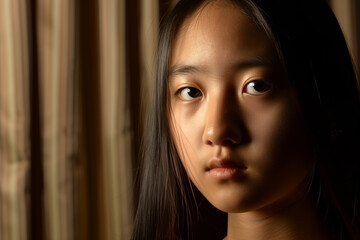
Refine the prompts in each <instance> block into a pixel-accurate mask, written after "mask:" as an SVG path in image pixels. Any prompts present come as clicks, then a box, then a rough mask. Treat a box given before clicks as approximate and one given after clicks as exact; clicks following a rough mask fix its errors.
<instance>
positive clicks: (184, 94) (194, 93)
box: [178, 87, 202, 101]
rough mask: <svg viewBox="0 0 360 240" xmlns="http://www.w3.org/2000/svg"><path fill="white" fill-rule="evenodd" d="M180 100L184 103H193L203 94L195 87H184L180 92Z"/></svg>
mask: <svg viewBox="0 0 360 240" xmlns="http://www.w3.org/2000/svg"><path fill="white" fill-rule="evenodd" d="M178 94H179V96H180V98H181V99H182V100H184V101H191V100H194V99H195V98H198V97H201V95H202V93H201V91H200V90H199V89H197V88H194V87H184V88H180V89H179V90H178Z"/></svg>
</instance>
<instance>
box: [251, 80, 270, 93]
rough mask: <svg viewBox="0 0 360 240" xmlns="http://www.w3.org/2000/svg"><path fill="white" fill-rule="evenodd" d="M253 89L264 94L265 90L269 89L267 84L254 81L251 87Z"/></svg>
mask: <svg viewBox="0 0 360 240" xmlns="http://www.w3.org/2000/svg"><path fill="white" fill-rule="evenodd" d="M253 87H254V89H255V90H256V91H258V92H265V91H267V90H269V89H270V85H269V84H267V83H266V82H264V81H260V80H258V81H254V85H253Z"/></svg>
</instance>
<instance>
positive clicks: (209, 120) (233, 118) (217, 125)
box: [203, 92, 244, 147]
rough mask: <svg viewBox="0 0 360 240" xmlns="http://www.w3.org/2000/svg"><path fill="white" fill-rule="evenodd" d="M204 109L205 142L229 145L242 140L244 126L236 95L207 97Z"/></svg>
mask: <svg viewBox="0 0 360 240" xmlns="http://www.w3.org/2000/svg"><path fill="white" fill-rule="evenodd" d="M205 111H206V113H205V126H204V132H203V142H204V143H205V144H207V145H211V146H213V145H218V146H230V147H231V146H235V145H238V144H240V143H241V142H242V140H243V136H244V134H243V131H244V130H243V128H244V126H243V121H242V118H241V111H240V106H239V103H238V101H237V97H236V96H234V95H231V94H227V93H225V92H224V93H220V94H217V95H216V96H213V97H212V98H211V99H209V101H208V104H207V107H206V110H205Z"/></svg>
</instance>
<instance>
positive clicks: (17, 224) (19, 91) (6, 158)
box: [0, 0, 30, 240]
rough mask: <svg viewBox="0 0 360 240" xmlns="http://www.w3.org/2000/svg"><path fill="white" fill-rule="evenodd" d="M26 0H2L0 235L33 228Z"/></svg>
mask: <svg viewBox="0 0 360 240" xmlns="http://www.w3.org/2000/svg"><path fill="white" fill-rule="evenodd" d="M26 7H27V6H26V1H25V0H1V1H0V239H7V240H25V239H28V232H29V231H28V230H29V209H28V206H29V200H30V198H29V172H30V152H29V151H30V141H29V140H30V128H29V127H30V113H29V100H30V99H29V62H28V61H29V57H28V47H29V46H28V40H29V39H28V34H27V30H28V26H27V17H28V16H27V9H26Z"/></svg>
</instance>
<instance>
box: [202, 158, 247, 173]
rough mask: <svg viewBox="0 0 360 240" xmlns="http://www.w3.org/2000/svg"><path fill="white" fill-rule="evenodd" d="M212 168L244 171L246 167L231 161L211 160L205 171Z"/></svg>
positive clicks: (224, 159) (223, 159)
mask: <svg viewBox="0 0 360 240" xmlns="http://www.w3.org/2000/svg"><path fill="white" fill-rule="evenodd" d="M214 168H243V169H246V168H247V167H246V166H245V165H244V164H241V163H239V162H235V161H233V160H231V159H227V158H213V159H212V160H211V161H210V164H209V165H208V166H207V168H206V171H210V170H211V169H214Z"/></svg>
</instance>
